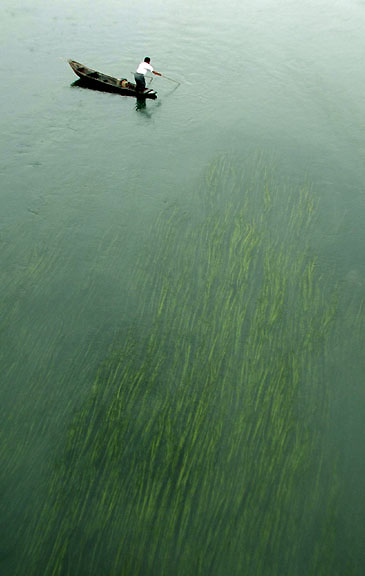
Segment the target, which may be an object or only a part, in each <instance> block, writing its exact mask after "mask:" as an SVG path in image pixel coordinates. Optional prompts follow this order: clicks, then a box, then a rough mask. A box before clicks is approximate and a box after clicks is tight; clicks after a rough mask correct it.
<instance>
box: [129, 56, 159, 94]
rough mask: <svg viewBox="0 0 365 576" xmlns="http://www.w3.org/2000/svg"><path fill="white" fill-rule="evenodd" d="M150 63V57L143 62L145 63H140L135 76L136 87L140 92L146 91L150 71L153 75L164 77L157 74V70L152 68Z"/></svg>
mask: <svg viewBox="0 0 365 576" xmlns="http://www.w3.org/2000/svg"><path fill="white" fill-rule="evenodd" d="M150 62H151V58H148V56H146V58H145V59H144V60H143V62H141V63H140V65H139V66H138V68H137V70H136V72H135V74H134V79H135V81H136V87H137V90H138V92H144V91H145V90H146V74H147V72H148V71H150V72H152V74H155V75H156V76H162V74H160V73H159V72H156V70H154V69H153V68H152V66H151V64H150Z"/></svg>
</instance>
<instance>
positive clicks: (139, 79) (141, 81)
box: [134, 72, 146, 92]
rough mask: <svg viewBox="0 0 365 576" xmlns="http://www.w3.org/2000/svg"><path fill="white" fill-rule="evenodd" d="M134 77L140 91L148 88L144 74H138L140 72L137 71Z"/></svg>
mask: <svg viewBox="0 0 365 576" xmlns="http://www.w3.org/2000/svg"><path fill="white" fill-rule="evenodd" d="M134 79H135V81H136V88H137V90H138V92H143V91H144V90H145V88H146V80H145V77H144V74H138V72H136V73H135V75H134Z"/></svg>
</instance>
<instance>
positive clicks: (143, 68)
mask: <svg viewBox="0 0 365 576" xmlns="http://www.w3.org/2000/svg"><path fill="white" fill-rule="evenodd" d="M148 70H149V71H150V72H153V68H152V66H151V64H148V63H147V62H141V63H140V65H139V66H138V68H137V74H144V75H146V74H147V72H148Z"/></svg>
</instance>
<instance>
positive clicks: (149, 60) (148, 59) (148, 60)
mask: <svg viewBox="0 0 365 576" xmlns="http://www.w3.org/2000/svg"><path fill="white" fill-rule="evenodd" d="M144 61H145V62H147V64H149V63H150V62H151V58H148V56H146V58H145V59H144Z"/></svg>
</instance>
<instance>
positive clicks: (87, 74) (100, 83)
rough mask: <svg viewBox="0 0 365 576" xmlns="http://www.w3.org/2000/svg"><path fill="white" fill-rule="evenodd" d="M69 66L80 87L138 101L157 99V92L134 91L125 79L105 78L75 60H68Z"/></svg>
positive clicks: (130, 83)
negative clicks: (120, 95)
mask: <svg viewBox="0 0 365 576" xmlns="http://www.w3.org/2000/svg"><path fill="white" fill-rule="evenodd" d="M68 63H69V65H70V66H71V68H72V70H73V71H74V72H75V74H76V75H77V76H78V77H79V78H80V82H81V83H82V85H84V86H86V87H89V88H95V89H97V90H102V91H103V92H115V93H117V94H122V95H123V96H134V97H135V98H139V99H143V100H144V99H146V98H150V99H152V100H155V99H156V98H157V92H155V90H145V91H144V92H140V91H138V90H137V89H136V85H135V84H133V83H132V82H129V81H128V80H127V79H126V78H121V79H119V78H114V77H113V76H107V75H106V74H102V73H101V72H97V71H96V70H93V69H92V68H88V67H87V66H84V65H83V64H80V62H76V60H68Z"/></svg>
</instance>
